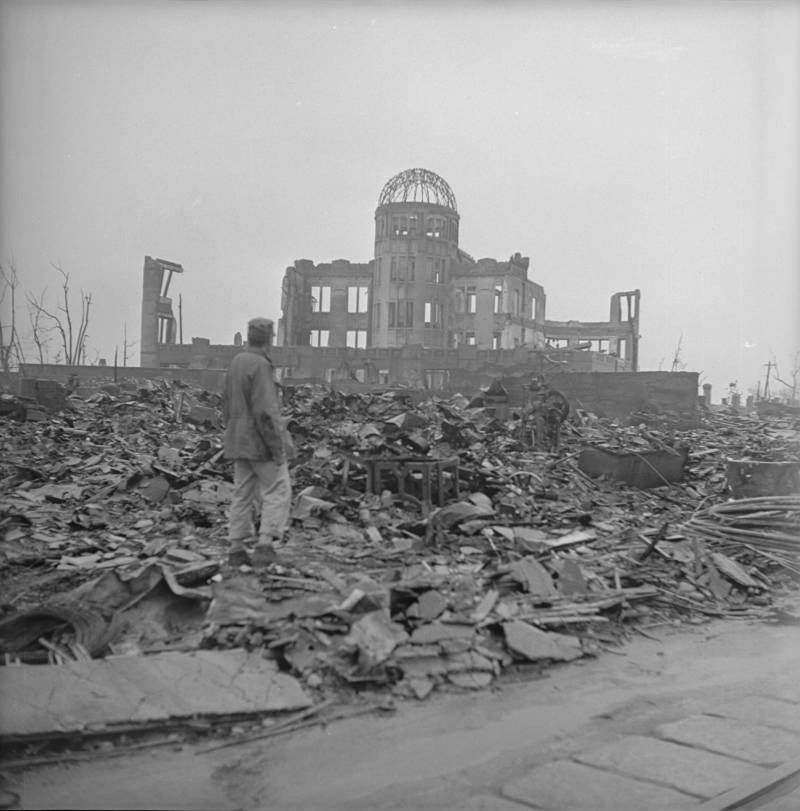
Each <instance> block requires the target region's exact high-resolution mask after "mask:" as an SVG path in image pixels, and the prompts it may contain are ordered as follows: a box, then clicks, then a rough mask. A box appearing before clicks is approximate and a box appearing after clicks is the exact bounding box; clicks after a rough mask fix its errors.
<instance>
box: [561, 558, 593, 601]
mask: <svg viewBox="0 0 800 811" xmlns="http://www.w3.org/2000/svg"><path fill="white" fill-rule="evenodd" d="M553 569H554V570H555V572H556V573H557V574H558V580H557V582H556V586H557V588H558V591H559V594H563V595H565V596H569V595H572V594H586V590H587V589H586V579H585V578H584V576H583V572H582V571H581V567H580V566H579V565H578V564H577V563H576V562H575V561H574V560H570V559H569V558H565V559H564V560H557V561H555V562H554V563H553Z"/></svg>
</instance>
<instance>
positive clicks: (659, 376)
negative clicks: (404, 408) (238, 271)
mask: <svg viewBox="0 0 800 811" xmlns="http://www.w3.org/2000/svg"><path fill="white" fill-rule="evenodd" d="M493 371H494V372H495V373H494V374H492V373H491V372H470V371H467V370H454V373H453V374H452V375H451V384H450V386H449V387H448V389H447V390H446V391H435V392H429V393H430V394H432V395H436V396H447V395H448V394H455V393H456V392H459V393H461V394H463V395H465V396H466V397H472V396H473V395H475V394H477V393H478V391H479V390H480V389H481V388H484V387H486V386H488V385H489V384H490V383H491V382H492V380H494V379H497V378H499V379H500V380H501V382H502V383H503V385H504V386H505V388H506V390H507V391H508V393H509V399H510V402H511V404H512V405H517V406H518V405H521V404H522V403H523V402H524V401H525V389H524V388H523V387H524V386H525V385H526V384H527V383H528V382H529V381H530V379H531V372H530V370H529V369H528V370H526V371H525V372H518V373H516V374H513V373H512V374H508V373H506V374H505V375H504V374H502V373H500V372H499V370H493ZM507 371H508V370H506V372H507ZM515 371H516V370H515ZM72 375H75V376H77V378H78V380H79V381H81V380H107V381H109V382H111V381H113V380H114V369H113V367H108V366H60V365H57V364H44V365H39V364H23V365H22V366H21V367H20V387H22V386H23V385H24V384H23V383H22V382H21V381H22V379H23V378H34V379H39V380H42V379H48V380H57V381H58V382H59V383H63V384H66V383H68V381H69V379H70V377H71V376H72ZM454 377H455V378H457V379H456V380H453V379H452V378H454ZM158 378H164V379H166V380H180V381H182V382H183V383H186V384H187V385H190V386H194V387H197V388H201V389H206V390H207V391H215V392H221V391H222V388H223V384H224V380H225V371H224V370H222V369H146V368H141V367H136V366H126V367H124V368H118V369H117V380H118V381H119V382H121V381H122V380H126V379H128V380H131V379H133V380H146V379H150V380H154V379H158ZM545 379H546V380H547V382H548V383H549V384H550V385H551V386H553V387H554V388H556V389H558V390H559V391H561V392H563V394H564V396H565V397H566V398H567V399H568V400H569V402H570V405H571V406H572V407H573V408H582V409H584V410H586V411H591V412H593V413H595V414H597V415H598V416H602V417H610V418H616V419H622V420H624V419H627V418H628V417H629V416H630V414H631V413H632V412H634V411H647V412H651V413H660V414H669V415H679V416H681V417H685V418H692V417H694V416H696V414H697V390H698V374H697V372H550V373H545ZM286 382H289V381H286ZM291 382H292V383H296V384H300V383H302V382H306V381H303V380H300V379H295V380H292V381H291ZM335 388H337V389H339V390H340V391H386V390H388V389H391V388H392V387H391V386H381V385H374V384H368V383H361V384H359V383H356V382H355V381H340V382H337V383H336V385H335ZM417 391H422V390H417ZM426 394H427V393H426ZM423 396H424V395H423Z"/></svg>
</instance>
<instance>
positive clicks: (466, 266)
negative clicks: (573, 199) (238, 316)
mask: <svg viewBox="0 0 800 811" xmlns="http://www.w3.org/2000/svg"><path fill="white" fill-rule="evenodd" d="M459 231H460V217H459V214H458V210H457V207H456V199H455V195H454V194H453V191H452V189H451V188H450V186H449V185H448V184H447V183H446V181H445V180H443V179H442V178H441V177H439V176H438V175H436V174H434V173H433V172H430V171H428V170H425V169H409V170H407V171H405V172H401V173H400V174H398V175H396V176H395V177H393V178H392V179H391V180H389V181H388V183H386V185H385V186H384V188H383V190H382V191H381V194H380V197H379V200H378V206H377V208H376V210H375V247H374V256H373V258H372V259H371V260H370V261H368V262H363V263H354V262H350V261H347V260H343V259H339V260H335V261H333V262H330V263H326V264H319V265H316V264H314V263H313V262H312V261H309V260H307V259H298V260H297V261H295V263H294V264H293V265H292V266H291V267H289V268H287V270H286V273H285V275H284V278H283V283H282V291H281V318H280V320H279V323H278V335H277V344H278V345H277V346H276V347H275V348H274V351H273V361H274V362H275V364H276V367H277V368H278V370H279V374H281V375H282V376H284V377H292V378H303V379H318V380H326V381H328V382H331V381H333V380H336V379H355V380H358V381H359V382H365V383H385V384H393V383H408V384H411V385H416V386H421V387H425V388H435V389H440V388H444V387H446V386H447V384H448V381H449V380H450V378H451V373H453V372H455V371H456V370H464V369H471V370H474V371H479V370H483V369H489V368H494V367H496V368H497V369H500V370H503V369H507V368H508V367H511V366H520V365H522V366H526V365H527V366H531V367H536V368H537V369H538V371H545V367H546V366H550V367H553V368H558V369H559V371H566V370H574V371H591V372H596V371H608V372H618V371H628V372H630V371H638V341H639V296H640V294H639V291H638V290H634V291H627V292H622V293H616V294H614V295H613V296H612V297H611V308H610V313H609V320H608V321H598V322H580V321H566V322H561V321H548V320H547V319H546V318H545V309H546V295H545V291H544V288H543V287H542V286H541V285H540V284H537V283H536V282H534V281H532V280H531V279H529V278H528V271H529V266H530V260H529V258H528V257H526V256H522V255H521V254H519V253H514V254H513V255H512V256H511V257H510V258H509V259H508V260H506V261H502V260H497V259H491V258H483V259H479V260H475V259H473V257H472V256H470V255H469V254H468V253H466V252H465V251H463V250H462V249H461V248H460V247H459ZM176 271H177V272H181V271H182V268H181V267H180V265H175V264H174V263H171V262H165V261H164V260H159V259H156V260H154V259H151V258H150V257H146V259H145V266H144V285H143V291H144V292H143V301H142V340H141V352H142V354H141V365H142V366H146V367H156V368H158V367H162V368H163V367H191V368H224V367H226V366H227V364H228V362H229V360H230V358H231V357H232V355H233V354H235V351H236V350H237V348H238V347H237V346H236V345H235V344H234V345H222V346H212V345H211V344H210V342H208V341H207V340H205V339H202V338H195V339H193V341H192V344H191V345H184V344H183V343H182V341H181V340H176V331H175V319H174V314H173V312H172V302H171V299H169V298H168V297H167V292H168V288H169V280H170V279H171V274H172V272H176ZM165 274H166V279H165Z"/></svg>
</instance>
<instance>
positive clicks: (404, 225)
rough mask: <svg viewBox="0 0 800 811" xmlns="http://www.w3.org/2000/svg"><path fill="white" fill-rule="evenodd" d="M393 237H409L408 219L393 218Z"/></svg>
mask: <svg viewBox="0 0 800 811" xmlns="http://www.w3.org/2000/svg"><path fill="white" fill-rule="evenodd" d="M392 236H395V237H407V236H408V217H392Z"/></svg>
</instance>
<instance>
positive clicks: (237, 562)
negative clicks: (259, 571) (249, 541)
mask: <svg viewBox="0 0 800 811" xmlns="http://www.w3.org/2000/svg"><path fill="white" fill-rule="evenodd" d="M251 564H252V561H251V560H250V555H249V553H248V551H247V550H246V549H245V548H244V547H243V546H240V547H239V548H237V549H231V551H230V552H228V566H233V567H234V568H238V567H239V566H250V565H251Z"/></svg>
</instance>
